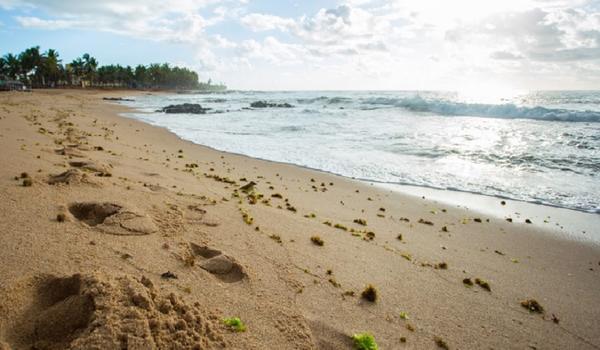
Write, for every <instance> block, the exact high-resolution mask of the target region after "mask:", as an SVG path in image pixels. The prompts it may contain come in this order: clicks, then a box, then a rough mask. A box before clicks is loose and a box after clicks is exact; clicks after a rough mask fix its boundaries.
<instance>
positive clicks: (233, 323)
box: [223, 317, 246, 332]
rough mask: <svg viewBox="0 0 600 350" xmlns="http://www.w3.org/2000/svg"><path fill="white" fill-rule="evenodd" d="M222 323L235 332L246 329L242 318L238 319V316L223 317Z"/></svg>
mask: <svg viewBox="0 0 600 350" xmlns="http://www.w3.org/2000/svg"><path fill="white" fill-rule="evenodd" d="M223 323H224V324H225V325H226V326H227V327H229V328H231V329H233V330H234V331H236V332H245V331H246V325H245V324H244V322H242V320H240V318H239V317H230V318H224V319H223Z"/></svg>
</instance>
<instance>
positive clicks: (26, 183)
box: [21, 177, 33, 187]
mask: <svg viewBox="0 0 600 350" xmlns="http://www.w3.org/2000/svg"><path fill="white" fill-rule="evenodd" d="M21 185H22V186H23V187H31V186H32V185H33V180H32V179H31V178H30V177H26V178H24V179H23V182H22V183H21Z"/></svg>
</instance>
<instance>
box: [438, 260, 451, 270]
mask: <svg viewBox="0 0 600 350" xmlns="http://www.w3.org/2000/svg"><path fill="white" fill-rule="evenodd" d="M435 268H436V269H440V270H446V269H448V264H447V263H446V262H441V263H438V264H436V265H435Z"/></svg>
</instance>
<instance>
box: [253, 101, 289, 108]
mask: <svg viewBox="0 0 600 350" xmlns="http://www.w3.org/2000/svg"><path fill="white" fill-rule="evenodd" d="M250 107H252V108H292V107H294V106H293V105H291V104H289V103H287V102H284V103H273V102H267V101H254V102H252V103H250Z"/></svg>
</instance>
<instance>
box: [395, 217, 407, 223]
mask: <svg viewBox="0 0 600 350" xmlns="http://www.w3.org/2000/svg"><path fill="white" fill-rule="evenodd" d="M398 220H400V221H404V222H410V219H409V218H404V217H401V218H400V219H398Z"/></svg>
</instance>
